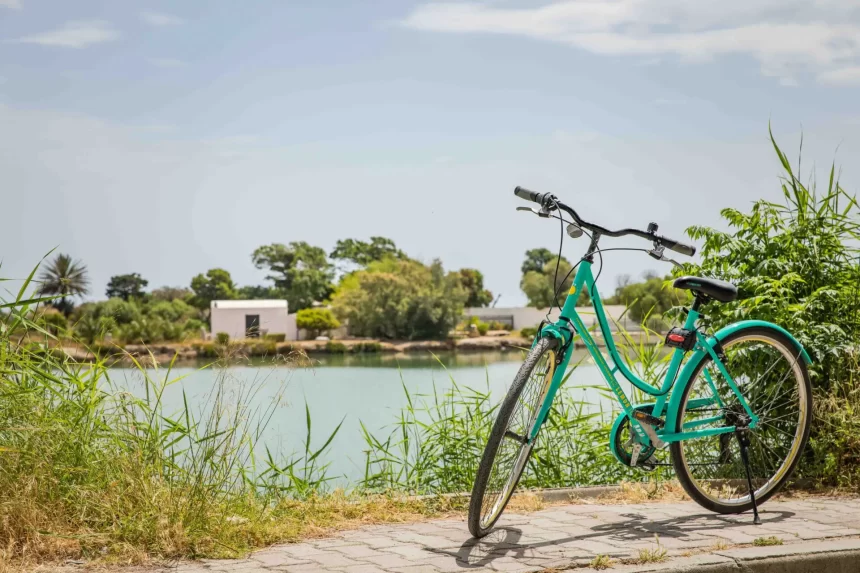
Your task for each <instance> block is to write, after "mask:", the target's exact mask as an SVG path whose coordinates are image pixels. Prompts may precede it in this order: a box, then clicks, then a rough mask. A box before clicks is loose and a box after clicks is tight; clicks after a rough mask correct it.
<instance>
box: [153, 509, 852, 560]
mask: <svg viewBox="0 0 860 573" xmlns="http://www.w3.org/2000/svg"><path fill="white" fill-rule="evenodd" d="M761 517H762V520H763V522H764V523H763V525H761V526H755V525H753V524H752V515H751V514H741V515H715V514H710V513H708V512H706V511H704V510H703V509H702V508H701V507H699V506H697V505H695V504H693V503H689V502H688V503H671V504H667V503H653V504H650V503H637V504H627V505H614V506H613V505H588V504H576V505H564V506H553V507H549V508H547V509H545V510H542V511H538V512H534V513H530V514H505V515H504V516H503V517H502V520H501V521H500V523H499V527H498V528H497V529H496V530H495V531H494V532H491V534H490V535H488V536H487V537H485V538H484V539H482V540H474V539H471V538H470V535H469V533H468V531H467V529H466V524H465V523H464V521H463V520H462V519H442V520H431V521H427V522H423V523H413V524H404V525H387V526H368V527H363V528H361V529H358V530H354V531H349V532H344V533H342V534H340V535H337V536H334V537H331V538H328V539H317V540H312V541H308V542H305V543H296V544H285V545H280V546H275V547H271V548H268V549H266V550H263V551H260V552H258V553H255V554H254V555H253V556H252V557H251V558H250V559H245V560H235V561H231V560H211V561H205V562H199V563H180V564H177V566H176V567H174V568H172V569H169V570H166V571H165V573H167V571H169V573H274V572H283V573H287V572H292V573H307V572H310V571H314V572H320V573H326V572H330V573H334V572H338V573H455V572H457V573H464V571H467V570H468V569H475V570H481V571H512V572H517V573H526V572H530V571H538V570H541V569H544V568H549V567H557V568H559V569H564V568H568V567H572V566H586V565H587V564H588V563H589V562H590V561H591V560H592V559H593V558H594V556H595V555H598V554H603V555H609V556H611V557H613V558H615V559H616V560H618V559H620V558H633V557H638V554H639V550H640V549H646V548H654V547H656V546H657V543H658V541H657V539H659V544H660V546H662V547H663V548H665V549H666V550H667V551H668V552H669V556H670V561H669V562H668V564H667V563H663V564H654V565H635V566H634V565H623V564H621V563H620V562H618V561H616V564H615V566H614V568H613V571H617V572H618V573H623V572H631V573H632V572H633V571H637V572H640V571H659V570H660V568H661V567H663V568H665V567H667V566H669V565H671V566H673V567H675V566H677V568H683V567H693V566H695V565H708V564H718V563H723V562H731V560H732V559H739V560H741V561H742V560H744V559H749V560H752V559H761V558H765V557H767V556H775V555H792V554H798V553H799V552H800V553H802V552H819V551H838V550H844V548H851V549H860V539H858V537H860V500H858V499H851V500H847V499H818V498H814V499H805V500H785V501H772V502H769V503H768V504H767V506H766V508H765V510H764V511H762V513H761ZM770 536H776V537H778V538H780V539H782V540H783V541H784V545H779V546H769V547H752V546H750V547H744V548H737V547H732V545H737V544H751V543H752V542H753V541H754V540H755V539H756V538H759V537H770ZM717 544H722V545H723V549H720V550H717V549H716V546H717ZM727 544H728V545H730V547H725V545H727ZM840 548H842V549H840ZM701 549H704V550H705V552H704V553H697V554H696V555H687V556H684V555H683V554H684V553H687V552H689V551H699V550H701ZM151 573H153V572H151Z"/></svg>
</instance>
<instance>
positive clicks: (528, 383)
mask: <svg viewBox="0 0 860 573" xmlns="http://www.w3.org/2000/svg"><path fill="white" fill-rule="evenodd" d="M557 347H558V340H557V339H555V338H542V339H541V340H540V341H539V342H538V343H537V344H536V345H535V346H534V347H533V348H532V349H531V350H530V351H529V353H528V355H527V356H526V360H525V362H523V365H522V366H521V367H520V369H519V371H518V372H517V375H516V378H514V382H513V384H511V387H510V389H509V390H508V393H507V395H506V396H505V399H504V401H503V402H502V404H501V406H500V407H499V412H498V414H497V417H496V421H495V422H494V423H493V428H492V430H491V431H490V437H489V439H488V440H487V446H486V447H485V448H484V455H483V457H482V458H481V463H480V464H479V465H478V473H477V476H476V477H475V484H474V486H473V487H472V499H471V501H470V503H469V531H470V532H471V534H472V535H474V536H475V537H483V536H485V535H486V534H487V533H489V532H490V530H491V529H492V528H493V525H495V523H496V521H498V519H499V517H500V516H501V515H502V512H503V511H504V509H505V506H507V504H508V501H509V500H510V499H511V495H512V494H513V493H514V489H516V487H517V483H519V481H520V477H521V476H522V474H523V471H524V470H525V467H526V462H527V461H528V458H529V455H530V454H531V451H532V448H533V447H534V442H533V441H532V442H531V443H529V442H528V437H529V435H530V433H531V431H532V428H533V426H534V425H535V423H536V422H537V421H538V420H537V417H538V413H539V411H540V408H541V405H542V404H543V402H544V399H545V398H546V396H547V393H548V392H549V389H550V385H551V383H552V377H553V374H554V373H555V361H556V352H555V351H556V348H557Z"/></svg>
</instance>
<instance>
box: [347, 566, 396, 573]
mask: <svg viewBox="0 0 860 573" xmlns="http://www.w3.org/2000/svg"><path fill="white" fill-rule="evenodd" d="M340 571H343V572H344V573H387V572H386V571H385V569H381V568H379V567H377V566H376V565H350V566H349V567H344V568H343V569H340Z"/></svg>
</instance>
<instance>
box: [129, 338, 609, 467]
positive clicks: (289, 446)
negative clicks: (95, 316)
mask: <svg viewBox="0 0 860 573" xmlns="http://www.w3.org/2000/svg"><path fill="white" fill-rule="evenodd" d="M577 354H579V353H577ZM580 358H582V356H575V357H574V359H573V360H572V361H571V362H572V363H574V362H579V360H580ZM522 359H523V354H521V353H520V352H519V351H508V352H486V353H473V354H462V353H461V354H454V353H443V354H440V355H438V359H437V358H434V356H433V355H431V354H429V353H426V354H425V353H415V354H410V355H397V356H391V355H385V354H365V355H326V356H323V357H314V358H312V360H313V364H312V365H311V366H309V367H301V368H297V367H294V366H286V365H273V364H272V363H271V362H269V363H256V364H254V363H252V364H249V365H242V366H231V367H229V368H227V369H226V372H224V371H223V370H216V369H204V370H201V369H196V368H188V367H186V368H175V369H174V370H173V371H172V372H171V374H170V379H173V378H176V377H180V376H181V377H183V378H182V380H181V381H179V382H177V383H176V384H174V385H172V386H170V387H169V388H168V389H167V391H166V393H165V396H164V404H165V412H166V413H173V412H175V411H177V410H180V409H181V407H182V391H183V390H184V391H185V393H186V396H187V398H188V401H189V404H192V405H193V406H192V407H197V408H202V407H204V405H205V399H206V397H207V395H208V394H209V393H210V392H211V390H212V388H213V387H214V385H215V382H216V377H217V376H219V375H224V374H225V373H226V376H227V385H228V387H229V388H233V389H234V390H238V389H239V388H242V387H245V388H247V387H248V385H249V384H259V392H258V393H257V394H256V396H255V398H254V402H255V404H257V405H266V404H269V403H271V401H272V400H274V399H277V398H278V397H279V395H280V397H281V403H282V404H283V406H281V407H279V408H278V409H277V411H276V413H275V415H274V417H273V418H272V420H271V423H270V425H269V427H268V429H267V430H266V433H265V435H264V442H265V444H266V445H267V446H268V447H269V449H270V450H271V451H272V452H273V453H278V452H280V453H282V454H287V455H289V454H290V453H292V452H299V451H302V450H303V449H304V443H303V442H304V439H305V436H306V419H305V409H304V408H305V402H307V404H308V407H309V408H310V411H311V416H312V431H311V436H312V441H311V447H312V448H318V447H320V446H322V445H323V444H324V443H325V440H326V439H327V438H328V436H329V435H330V434H331V432H332V431H333V430H334V428H335V427H337V425H338V424H339V423H340V422H341V421H343V426H342V427H341V430H340V432H339V433H338V435H337V436H336V437H335V439H334V441H333V442H332V444H331V446H330V449H329V450H328V452H327V454H326V455H325V461H327V462H330V463H331V465H330V470H329V471H330V475H332V476H336V477H337V478H338V480H337V481H338V483H340V484H345V483H355V482H356V481H357V480H359V479H360V478H362V477H363V476H364V453H363V452H364V450H365V449H366V445H365V441H364V438H363V437H362V434H361V429H360V424H359V421H361V422H363V423H364V425H365V426H366V427H367V428H368V429H369V430H371V431H372V432H373V433H375V434H376V435H378V436H383V435H387V434H388V433H389V432H391V430H392V429H393V424H394V422H395V421H396V419H397V417H398V413H399V411H400V410H401V409H402V408H404V407H405V406H406V405H407V402H406V396H405V394H404V391H403V388H404V387H405V388H406V389H408V390H409V392H410V393H411V394H412V397H413V400H416V397H418V398H417V399H418V400H420V399H421V398H420V396H429V395H431V394H432V392H433V387H434V384H435V387H436V389H437V390H438V391H440V392H444V391H445V390H446V389H448V388H450V387H451V385H452V381H451V380H452V378H453V380H455V381H456V383H457V385H458V386H461V387H463V386H469V387H472V388H475V389H478V390H481V391H485V390H487V389H488V388H489V390H490V392H491V394H492V396H493V399H494V400H501V398H502V397H503V396H504V392H505V391H506V390H507V387H508V385H509V384H510V383H511V381H512V380H513V378H514V376H515V375H516V372H517V369H518V368H519V366H520V364H521V362H522ZM161 375H162V376H163V375H164V373H163V371H162V373H161ZM112 378H113V379H114V381H115V382H116V381H119V383H120V384H121V385H124V386H125V387H126V388H127V389H129V390H131V391H132V392H134V393H137V394H139V393H140V392H142V387H143V386H142V384H141V383H140V381H141V374H140V373H139V372H137V371H135V370H133V369H116V370H115V371H113V372H112ZM603 384H604V382H603V379H602V377H601V375H600V372H599V370H598V369H597V367H596V366H594V364H593V363H591V362H590V360H589V359H586V360H585V361H584V362H582V363H581V364H580V365H579V366H578V367H577V369H576V371H575V372H574V374H573V375H572V376H571V378H570V380H569V381H568V386H580V385H583V386H596V385H603ZM575 392H576V394H575V396H576V397H577V398H581V399H583V400H585V401H587V402H590V403H593V404H601V403H603V404H606V397H605V396H604V395H603V394H602V393H601V392H600V391H598V390H596V389H595V388H581V389H576V390H575Z"/></svg>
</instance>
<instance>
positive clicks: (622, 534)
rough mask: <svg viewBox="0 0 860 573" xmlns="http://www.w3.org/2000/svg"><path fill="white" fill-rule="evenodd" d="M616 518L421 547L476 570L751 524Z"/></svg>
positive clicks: (700, 518)
mask: <svg viewBox="0 0 860 573" xmlns="http://www.w3.org/2000/svg"><path fill="white" fill-rule="evenodd" d="M794 515H795V513H794V512H792V511H762V512H761V519H762V524H763V525H767V524H775V523H780V522H782V521H785V520H786V519H789V518H791V517H794ZM620 517H623V518H625V519H623V520H621V521H615V522H610V523H604V524H600V525H595V526H592V527H588V528H585V527H584V528H583V529H587V530H590V533H586V534H584V535H571V536H568V537H562V538H560V539H553V540H549V541H534V542H529V541H528V539H526V540H525V541H523V539H522V538H523V531H522V530H521V529H518V528H517V527H498V528H496V529H494V530H493V531H491V532H490V533H489V534H488V535H487V536H486V537H484V538H482V539H474V538H473V539H469V540H468V541H466V542H465V543H463V544H462V545H461V546H460V548H459V549H458V550H456V551H453V550H445V549H436V548H432V547H424V550H425V551H429V552H431V553H434V554H437V555H445V556H448V557H453V558H454V559H455V562H456V563H457V565H459V566H460V567H463V568H478V567H484V566H486V565H488V564H489V563H491V562H492V561H493V560H495V559H498V558H500V557H506V556H507V557H513V558H517V559H526V558H531V559H535V558H540V557H541V556H540V555H539V552H538V554H537V555H535V554H533V552H534V550H540V549H545V548H551V547H560V546H564V545H566V544H579V542H583V541H586V542H587V541H590V540H594V541H604V542H610V543H611V542H615V543H619V542H620V543H629V542H635V541H643V540H648V541H651V540H654V536H655V535H658V536H659V537H660V538H662V539H667V538H671V539H681V540H683V539H684V538H686V537H690V536H691V535H695V536H701V535H708V534H709V533H715V532H717V531H725V530H727V529H732V528H738V527H746V526H749V525H752V515H751V514H741V515H720V514H714V513H702V514H696V515H687V516H683V517H672V518H667V519H657V520H653V519H649V518H648V516H647V515H645V514H644V513H625V514H621V515H620ZM739 517H743V518H747V517H748V518H749V519H739ZM570 524H571V525H573V526H575V525H576V521H575V520H572V521H571V523H570ZM565 549H569V550H570V551H569V552H568V551H565V555H564V557H565V558H566V559H567V558H569V559H571V560H573V559H577V558H581V559H590V558H592V557H594V556H595V554H596V552H593V551H592V552H589V551H588V550H586V549H585V548H583V547H580V546H578V545H574V546H573V547H569V548H565ZM599 553H602V554H605V555H607V556H608V557H613V558H615V557H624V556H626V555H628V554H629V551H621V550H620V549H619V551H618V552H616V553H613V552H606V551H599Z"/></svg>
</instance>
